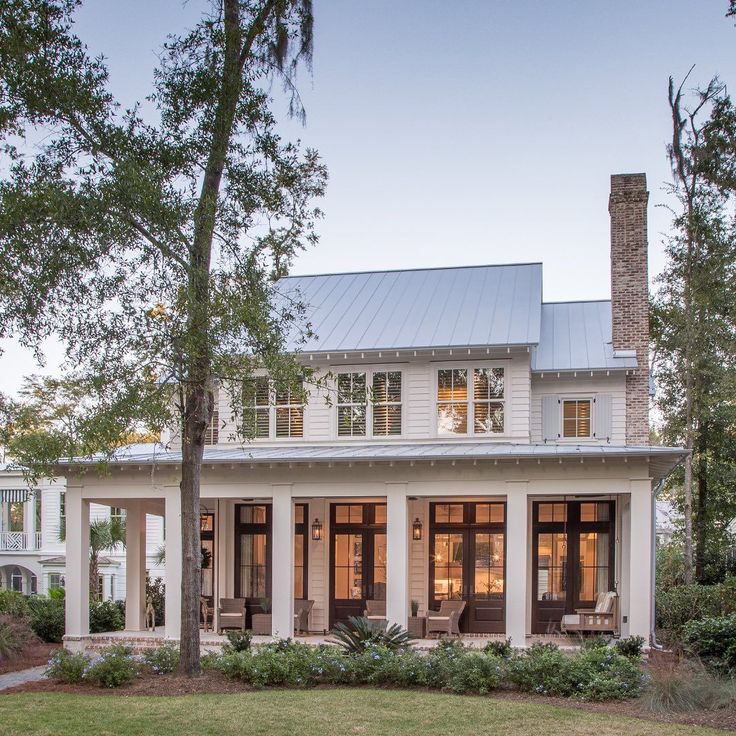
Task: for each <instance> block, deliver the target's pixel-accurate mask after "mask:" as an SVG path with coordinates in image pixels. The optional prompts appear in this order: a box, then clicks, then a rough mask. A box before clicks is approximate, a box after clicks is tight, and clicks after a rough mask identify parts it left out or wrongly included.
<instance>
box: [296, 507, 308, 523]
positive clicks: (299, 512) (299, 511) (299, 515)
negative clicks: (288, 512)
mask: <svg viewBox="0 0 736 736" xmlns="http://www.w3.org/2000/svg"><path fill="white" fill-rule="evenodd" d="M306 508H307V507H306V504H303V503H298V504H296V505H295V506H294V523H295V524H303V523H304V521H305V518H304V516H305V509H306Z"/></svg>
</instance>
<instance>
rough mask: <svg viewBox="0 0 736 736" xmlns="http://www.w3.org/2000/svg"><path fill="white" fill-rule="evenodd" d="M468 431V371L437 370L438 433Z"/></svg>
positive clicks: (458, 369) (461, 369)
mask: <svg viewBox="0 0 736 736" xmlns="http://www.w3.org/2000/svg"><path fill="white" fill-rule="evenodd" d="M467 433H468V371H467V369H466V368H447V369H440V370H438V371H437V434H467Z"/></svg>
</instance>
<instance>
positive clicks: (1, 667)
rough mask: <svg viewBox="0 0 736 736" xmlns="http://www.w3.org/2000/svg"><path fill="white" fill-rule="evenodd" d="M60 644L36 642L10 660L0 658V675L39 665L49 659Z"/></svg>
mask: <svg viewBox="0 0 736 736" xmlns="http://www.w3.org/2000/svg"><path fill="white" fill-rule="evenodd" d="M60 648H61V644H44V643H43V642H38V643H35V644H30V645H29V646H27V647H26V648H25V649H24V650H23V653H22V654H21V656H20V657H17V658H15V659H10V660H0V675H6V674H7V673H8V672H20V670H27V669H28V668H29V667H39V666H40V665H42V664H46V663H47V662H48V661H49V657H50V656H51V652H53V651H54V650H55V649H60Z"/></svg>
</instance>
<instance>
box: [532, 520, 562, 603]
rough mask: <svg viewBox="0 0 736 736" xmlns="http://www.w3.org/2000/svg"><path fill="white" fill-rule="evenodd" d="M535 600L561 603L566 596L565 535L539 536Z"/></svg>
mask: <svg viewBox="0 0 736 736" xmlns="http://www.w3.org/2000/svg"><path fill="white" fill-rule="evenodd" d="M537 540H538V543H539V545H538V547H539V548H538V551H537V600H540V601H562V600H565V597H566V595H567V575H566V571H565V565H566V563H567V535H566V534H539V535H538V537H537Z"/></svg>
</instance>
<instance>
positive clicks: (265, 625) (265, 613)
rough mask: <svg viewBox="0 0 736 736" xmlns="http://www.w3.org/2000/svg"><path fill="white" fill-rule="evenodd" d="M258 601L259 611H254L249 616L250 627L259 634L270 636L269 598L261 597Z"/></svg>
mask: <svg viewBox="0 0 736 736" xmlns="http://www.w3.org/2000/svg"><path fill="white" fill-rule="evenodd" d="M258 603H259V605H260V607H261V613H254V614H253V615H252V616H251V629H252V630H253V633H254V634H258V635H259V636H271V599H270V598H261V600H260V601H259V602H258Z"/></svg>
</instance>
